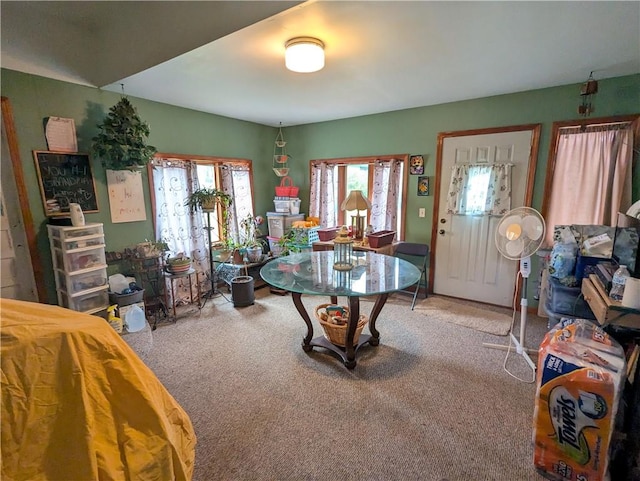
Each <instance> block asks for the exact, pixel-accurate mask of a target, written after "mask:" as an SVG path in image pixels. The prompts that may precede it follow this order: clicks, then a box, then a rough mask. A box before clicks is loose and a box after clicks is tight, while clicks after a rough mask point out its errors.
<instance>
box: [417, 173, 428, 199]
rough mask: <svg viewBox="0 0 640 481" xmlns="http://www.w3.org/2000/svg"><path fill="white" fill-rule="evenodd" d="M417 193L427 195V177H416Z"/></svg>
mask: <svg viewBox="0 0 640 481" xmlns="http://www.w3.org/2000/svg"><path fill="white" fill-rule="evenodd" d="M418 195H420V196H422V195H429V177H418Z"/></svg>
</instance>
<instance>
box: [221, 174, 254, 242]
mask: <svg viewBox="0 0 640 481" xmlns="http://www.w3.org/2000/svg"><path fill="white" fill-rule="evenodd" d="M221 172H222V176H221V183H222V191H223V192H224V193H225V194H229V195H230V196H231V198H232V199H233V202H232V203H231V206H230V207H229V230H228V235H229V236H230V237H231V238H232V239H233V240H235V241H239V240H240V239H239V237H240V222H242V219H244V218H245V217H247V216H248V215H253V201H252V194H251V176H250V175H249V174H250V173H249V168H248V167H245V166H242V165H236V164H224V165H223V166H222V169H221Z"/></svg>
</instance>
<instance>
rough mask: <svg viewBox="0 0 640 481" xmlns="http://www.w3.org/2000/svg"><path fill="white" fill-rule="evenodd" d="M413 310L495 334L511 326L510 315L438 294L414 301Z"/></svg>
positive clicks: (505, 330)
mask: <svg viewBox="0 0 640 481" xmlns="http://www.w3.org/2000/svg"><path fill="white" fill-rule="evenodd" d="M415 310H416V311H418V312H421V313H423V314H424V315H426V316H430V317H431V318H437V319H438V320H440V321H444V322H451V323H453V324H457V325H459V326H464V327H468V328H470V329H475V330H477V331H482V332H487V333H489V334H495V335H496V336H506V335H507V334H509V330H510V328H511V320H512V317H511V315H506V314H503V313H501V312H494V311H491V310H489V309H486V308H479V307H474V306H472V305H468V304H465V303H461V302H460V301H459V300H456V299H448V298H445V297H440V296H429V297H428V298H426V299H423V300H422V301H420V302H418V303H416V306H415Z"/></svg>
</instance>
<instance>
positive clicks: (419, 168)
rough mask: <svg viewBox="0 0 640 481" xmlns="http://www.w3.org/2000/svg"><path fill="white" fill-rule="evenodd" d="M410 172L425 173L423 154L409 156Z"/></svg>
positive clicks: (413, 173)
mask: <svg viewBox="0 0 640 481" xmlns="http://www.w3.org/2000/svg"><path fill="white" fill-rule="evenodd" d="M409 173H410V174H411V175H422V174H424V157H423V156H422V155H412V156H411V157H409Z"/></svg>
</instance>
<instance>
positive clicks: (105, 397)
mask: <svg viewBox="0 0 640 481" xmlns="http://www.w3.org/2000/svg"><path fill="white" fill-rule="evenodd" d="M0 322H1V326H0V332H1V335H2V345H1V349H0V354H1V356H2V359H1V368H2V369H1V376H2V378H1V387H2V393H1V406H0V407H1V415H2V418H1V421H0V423H1V424H0V426H1V429H2V431H1V434H0V436H1V440H2V445H1V448H2V456H1V460H2V465H1V467H0V469H1V476H0V477H1V478H2V479H3V480H7V481H9V480H11V481H14V480H15V481H18V480H29V481H35V480H60V481H76V480H77V481H84V480H118V481H120V480H157V481H169V480H190V479H191V476H192V474H193V463H194V458H195V444H196V436H195V433H194V431H193V426H192V424H191V420H190V419H189V417H188V416H187V414H186V413H185V412H184V410H183V409H182V408H181V407H180V405H179V404H178V403H177V402H176V401H175V399H173V397H171V395H170V394H169V393H168V392H167V390H166V389H165V388H164V386H163V385H162V384H161V383H160V381H159V380H158V378H157V377H156V376H155V375H154V374H153V372H152V371H151V370H150V369H149V368H148V367H147V366H146V365H145V364H144V363H143V362H142V361H141V360H140V358H138V356H137V355H136V354H135V352H134V351H133V350H132V349H131V348H130V347H129V345H128V344H127V343H126V342H124V341H123V340H122V339H121V338H120V336H119V335H118V334H117V333H116V332H115V331H114V330H113V328H111V327H110V326H109V324H108V323H107V322H106V321H105V320H103V319H101V318H99V317H96V316H89V315H86V314H81V313H78V312H74V311H71V310H68V309H64V308H61V307H55V306H48V305H44V304H36V303H30V302H22V301H12V300H7V299H2V300H0Z"/></svg>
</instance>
